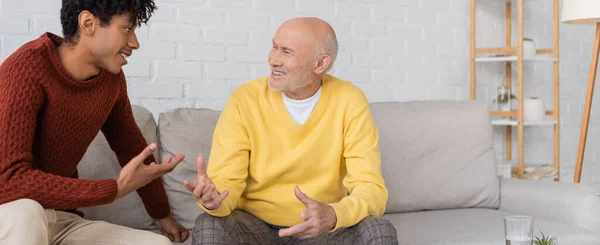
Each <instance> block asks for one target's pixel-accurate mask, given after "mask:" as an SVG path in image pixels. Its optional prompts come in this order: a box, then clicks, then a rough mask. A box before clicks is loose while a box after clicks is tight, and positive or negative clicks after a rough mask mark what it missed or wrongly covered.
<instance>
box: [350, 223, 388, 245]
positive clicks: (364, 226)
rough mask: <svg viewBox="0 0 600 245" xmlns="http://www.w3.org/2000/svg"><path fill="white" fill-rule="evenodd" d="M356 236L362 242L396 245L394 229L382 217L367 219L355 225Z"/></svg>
mask: <svg viewBox="0 0 600 245" xmlns="http://www.w3.org/2000/svg"><path fill="white" fill-rule="evenodd" d="M357 229H358V234H360V236H361V238H362V239H363V240H368V241H380V242H383V244H390V243H388V241H389V242H391V244H395V243H397V240H398V238H397V233H396V228H395V227H394V225H393V224H392V222H390V221H389V220H387V219H385V218H382V217H367V218H365V219H363V220H362V221H361V222H359V223H358V225H357Z"/></svg>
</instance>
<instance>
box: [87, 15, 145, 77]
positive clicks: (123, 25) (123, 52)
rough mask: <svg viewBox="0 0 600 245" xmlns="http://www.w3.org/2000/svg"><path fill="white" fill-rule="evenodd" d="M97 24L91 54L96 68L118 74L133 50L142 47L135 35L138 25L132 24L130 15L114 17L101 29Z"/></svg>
mask: <svg viewBox="0 0 600 245" xmlns="http://www.w3.org/2000/svg"><path fill="white" fill-rule="evenodd" d="M97 23H98V26H97V29H96V30H97V32H96V33H95V34H94V36H93V37H92V41H91V43H92V45H91V47H90V50H91V54H92V56H93V57H94V60H95V62H96V66H98V67H99V68H102V69H105V70H108V71H109V72H111V73H113V74H118V73H119V72H121V67H123V66H124V65H126V64H127V58H128V57H129V56H131V54H132V52H133V50H134V49H138V48H139V46H140V44H139V43H138V40H137V37H136V35H135V29H136V27H137V26H138V25H137V23H132V22H131V14H130V13H124V14H122V15H116V16H113V17H112V19H111V21H110V23H109V25H108V26H104V27H100V25H99V23H100V22H97Z"/></svg>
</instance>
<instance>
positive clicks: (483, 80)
mask: <svg viewBox="0 0 600 245" xmlns="http://www.w3.org/2000/svg"><path fill="white" fill-rule="evenodd" d="M499 2H501V1H493V0H478V1H477V3H478V7H477V28H478V29H477V45H478V46H479V47H491V46H499V45H502V44H504V25H505V24H504V4H503V3H499ZM514 2H516V1H513V5H514V4H515V3H514ZM60 3H61V1H60V0H0V62H1V61H3V60H4V59H6V57H7V56H9V55H10V54H11V53H12V52H14V50H15V49H17V48H18V47H19V46H20V45H22V44H23V43H25V42H26V41H28V40H31V39H34V38H37V37H38V36H39V35H41V34H42V33H43V32H46V31H51V32H54V33H57V34H61V26H60V21H59V13H60ZM157 5H158V7H159V10H157V12H156V13H155V15H154V16H153V17H152V20H151V22H150V23H149V24H148V25H147V26H143V27H142V28H141V29H139V30H138V31H137V34H138V38H139V40H140V43H141V48H140V50H138V51H137V52H134V55H133V56H132V57H131V59H130V64H129V65H127V66H126V67H125V68H124V69H125V72H126V74H127V77H128V81H129V94H130V96H131V98H132V102H133V103H135V104H138V105H142V106H145V107H147V108H149V109H150V110H151V111H152V112H153V113H154V114H155V116H158V114H159V113H160V112H162V111H165V110H168V109H171V108H175V107H206V108H213V109H221V108H222V107H223V106H224V104H225V102H226V100H227V98H228V96H229V94H230V93H231V91H232V90H233V89H234V88H235V87H236V86H237V85H239V84H241V83H243V82H245V81H247V80H249V79H252V78H255V77H262V76H266V75H268V73H269V67H268V65H267V54H268V51H269V49H270V47H271V38H272V36H273V34H274V32H275V31H276V29H277V27H278V26H279V25H280V24H281V23H282V22H283V21H285V20H287V19H289V18H292V17H296V16H316V17H320V18H322V19H324V20H326V21H328V22H329V23H330V24H331V25H332V26H333V27H334V29H335V30H336V32H337V35H338V38H339V43H340V53H339V55H338V60H337V62H336V64H335V67H334V69H333V70H332V73H333V74H334V75H337V76H339V77H341V78H343V79H347V80H350V81H352V82H354V83H355V84H357V85H358V86H359V87H361V88H362V89H363V90H364V91H365V92H366V94H367V96H368V98H369V100H370V101H372V102H375V101H407V100H437V99H451V100H457V99H458V100H466V99H469V97H468V96H469V1H467V0H460V1H458V0H452V1H450V0H402V1H400V0H157ZM513 12H514V13H516V9H515V11H513ZM525 15H526V20H525V35H526V36H528V37H531V38H534V39H535V40H536V43H537V45H538V47H539V48H551V45H552V1H550V0H525ZM515 16H516V15H515ZM515 27H516V23H514V25H513V31H515V34H516V28H515ZM560 34H561V38H560V56H561V62H560V79H561V94H560V96H561V100H560V101H561V102H560V110H561V123H562V125H561V152H560V153H561V164H562V165H563V168H562V172H563V181H571V180H572V173H573V165H574V163H575V157H576V151H577V143H578V139H579V129H580V126H581V115H582V111H583V100H584V95H585V88H586V83H587V74H588V73H587V72H588V69H589V64H590V58H591V49H592V40H593V36H594V29H593V27H591V26H575V25H563V24H561V25H560ZM513 40H514V41H515V42H516V38H513ZM514 68H515V71H516V66H514ZM552 74H553V73H552V64H551V63H527V64H526V66H525V74H524V75H525V79H526V89H525V93H526V95H527V96H540V97H542V98H544V99H545V100H546V104H547V106H548V109H552V101H551V100H552V81H553V80H552V79H553V76H552ZM514 75H515V77H514V81H516V72H515V73H514ZM477 77H478V84H479V85H478V88H477V93H478V99H479V100H481V101H485V102H488V103H490V107H491V106H492V104H491V102H492V100H493V94H494V92H495V89H496V87H497V86H498V85H499V84H500V83H501V82H502V81H503V79H504V65H503V64H500V63H497V64H496V63H486V64H478V65H477ZM596 101H598V100H596ZM594 106H595V107H596V110H595V111H594V113H593V116H592V119H591V127H590V128H591V131H590V133H589V138H588V148H587V150H588V151H587V154H586V161H585V168H584V175H583V182H586V183H595V182H596V179H598V181H600V176H596V175H597V174H600V166H598V165H599V161H600V156H599V154H600V150H598V149H600V130H599V129H600V128H599V127H600V119H599V118H598V115H600V113H599V112H598V111H599V110H600V104H599V103H598V102H594ZM514 131H515V132H516V130H514ZM503 132H504V129H502V128H497V129H495V136H496V137H495V138H496V149H497V154H498V159H503V154H504V150H505V149H504V146H503V144H502V142H504V138H503V137H504V136H503ZM513 138H514V139H516V135H515V137H513ZM526 146H527V147H526V159H527V161H528V162H532V163H549V162H551V161H552V155H553V153H552V151H553V147H552V146H553V145H552V129H551V127H532V128H529V127H528V128H527V129H526ZM513 152H514V154H515V159H516V149H515V150H513ZM599 189H600V185H599Z"/></svg>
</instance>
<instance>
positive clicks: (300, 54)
mask: <svg viewBox="0 0 600 245" xmlns="http://www.w3.org/2000/svg"><path fill="white" fill-rule="evenodd" d="M314 45H315V42H314V40H311V38H308V37H307V36H306V35H302V32H301V31H298V30H294V28H285V27H282V28H280V29H279V30H278V31H277V33H276V34H275V37H274V38H273V47H272V48H271V52H270V53H269V65H270V66H271V76H270V79H269V87H271V88H272V89H274V90H277V91H280V92H291V93H294V92H297V91H298V90H299V89H301V88H303V87H305V86H307V85H309V84H310V83H311V82H312V80H313V76H315V72H314V54H315V48H314Z"/></svg>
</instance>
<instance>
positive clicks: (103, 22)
mask: <svg viewBox="0 0 600 245" xmlns="http://www.w3.org/2000/svg"><path fill="white" fill-rule="evenodd" d="M156 9H158V8H157V7H156V4H154V0H62V8H61V10H60V23H61V24H62V29H63V36H64V42H66V43H71V44H73V43H76V42H77V41H78V40H79V24H78V21H79V13H81V12H82V11H84V10H87V11H90V13H92V14H93V15H94V16H96V17H98V19H100V26H102V27H106V26H108V25H109V24H110V20H111V18H112V17H113V16H114V15H120V14H123V13H127V12H129V13H131V16H132V20H131V22H132V23H135V21H136V20H139V24H140V25H141V24H145V23H146V22H148V20H149V19H150V17H151V16H152V13H153V12H154V10H156Z"/></svg>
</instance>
